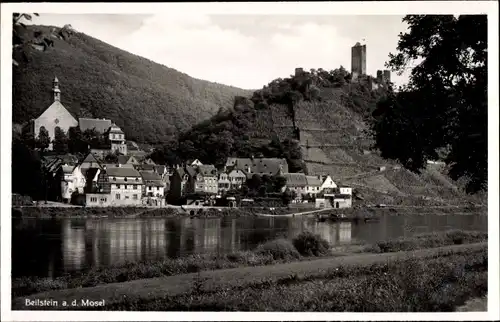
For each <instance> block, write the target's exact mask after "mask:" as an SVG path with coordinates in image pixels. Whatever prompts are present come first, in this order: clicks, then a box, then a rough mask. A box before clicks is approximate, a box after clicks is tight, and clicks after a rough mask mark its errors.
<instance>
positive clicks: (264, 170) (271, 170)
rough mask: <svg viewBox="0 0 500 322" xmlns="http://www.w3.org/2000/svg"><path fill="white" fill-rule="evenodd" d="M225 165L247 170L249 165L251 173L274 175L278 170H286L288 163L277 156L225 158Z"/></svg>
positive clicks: (230, 167)
mask: <svg viewBox="0 0 500 322" xmlns="http://www.w3.org/2000/svg"><path fill="white" fill-rule="evenodd" d="M226 167H228V168H229V169H240V170H243V171H244V172H248V167H250V173H251V174H261V175H264V174H267V175H274V174H277V173H278V172H279V171H280V168H281V171H282V172H283V173H286V172H288V163H287V162H286V159H278V158H254V159H251V158H227V161H226Z"/></svg>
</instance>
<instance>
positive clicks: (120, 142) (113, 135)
mask: <svg viewBox="0 0 500 322" xmlns="http://www.w3.org/2000/svg"><path fill="white" fill-rule="evenodd" d="M105 134H107V135H108V139H109V142H110V143H111V152H115V151H118V152H119V153H121V154H123V155H127V144H126V141H125V133H124V132H123V131H122V129H121V128H120V127H119V126H118V125H116V124H115V123H113V124H112V125H111V127H110V128H109V129H108V130H107V131H106V133H105Z"/></svg>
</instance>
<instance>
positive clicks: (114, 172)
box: [106, 167, 141, 177]
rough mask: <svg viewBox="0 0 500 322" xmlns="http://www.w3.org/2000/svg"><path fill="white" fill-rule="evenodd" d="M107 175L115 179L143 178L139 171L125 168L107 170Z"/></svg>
mask: <svg viewBox="0 0 500 322" xmlns="http://www.w3.org/2000/svg"><path fill="white" fill-rule="evenodd" d="M106 173H107V174H108V176H113V177H140V176H141V174H140V173H139V171H137V170H135V169H134V168H123V167H117V168H106Z"/></svg>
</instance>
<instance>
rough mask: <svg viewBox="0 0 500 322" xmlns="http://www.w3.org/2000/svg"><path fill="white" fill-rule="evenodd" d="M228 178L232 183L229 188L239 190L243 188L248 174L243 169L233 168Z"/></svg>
mask: <svg viewBox="0 0 500 322" xmlns="http://www.w3.org/2000/svg"><path fill="white" fill-rule="evenodd" d="M228 179H229V183H230V187H229V188H230V189H231V190H237V189H241V187H242V186H243V184H244V183H245V182H246V180H247V176H246V174H245V173H244V172H243V171H241V170H239V169H233V170H231V172H229V174H228Z"/></svg>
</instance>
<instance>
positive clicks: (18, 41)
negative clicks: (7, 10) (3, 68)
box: [12, 13, 74, 66]
mask: <svg viewBox="0 0 500 322" xmlns="http://www.w3.org/2000/svg"><path fill="white" fill-rule="evenodd" d="M33 16H36V17H38V16H39V15H38V13H33V14H28V13H14V14H13V15H12V49H13V54H14V55H15V54H16V53H19V52H20V53H21V54H22V57H23V59H24V60H25V61H27V60H28V56H27V54H26V51H25V49H26V47H27V46H30V47H32V48H34V49H36V50H40V51H47V50H48V49H49V48H50V47H54V41H53V40H52V39H51V38H58V39H63V40H66V39H68V38H69V37H70V36H71V35H72V34H73V33H74V30H73V28H72V27H71V25H65V26H64V27H63V28H61V29H59V30H57V29H56V28H52V29H51V31H50V33H49V34H48V35H47V34H44V33H42V32H41V31H39V30H35V31H34V32H33V34H32V35H31V36H28V35H27V34H26V29H27V27H26V25H25V24H24V23H23V21H24V20H27V21H31V20H32V19H33ZM12 64H13V65H14V66H18V65H19V63H18V62H17V61H16V60H15V59H14V57H13V58H12Z"/></svg>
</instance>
